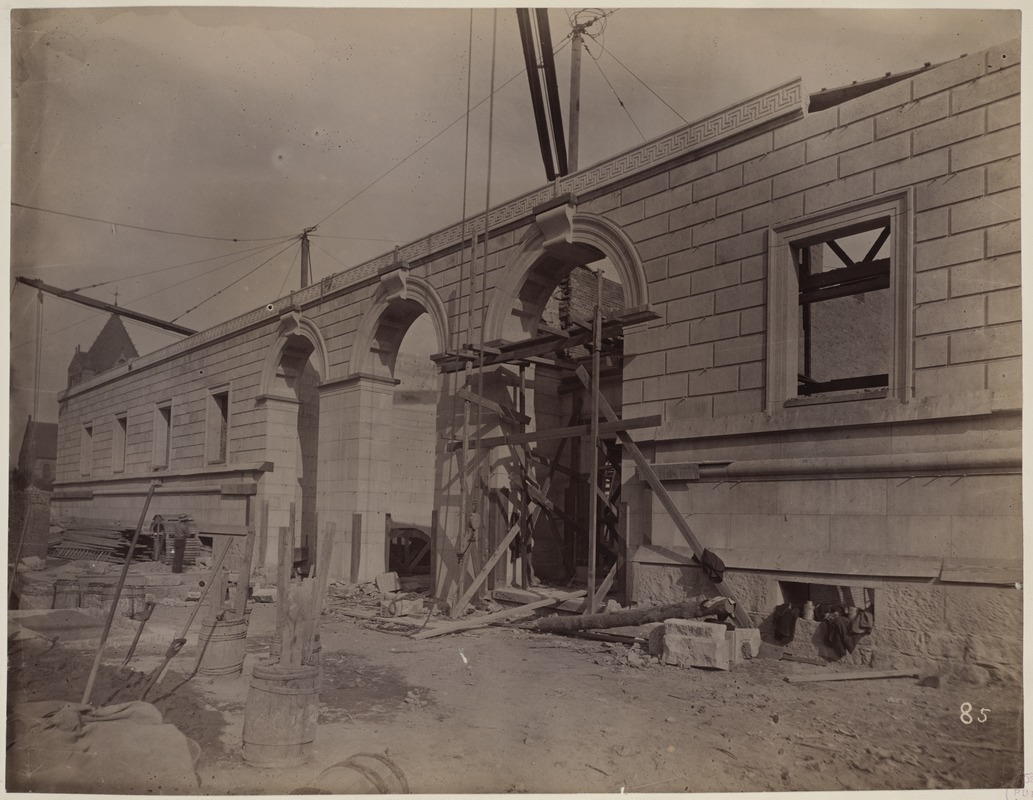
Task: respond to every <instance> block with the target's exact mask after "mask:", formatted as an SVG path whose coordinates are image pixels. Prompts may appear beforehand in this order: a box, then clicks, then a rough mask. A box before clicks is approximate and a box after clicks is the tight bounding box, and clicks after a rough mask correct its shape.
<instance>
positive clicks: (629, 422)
mask: <svg viewBox="0 0 1033 800" xmlns="http://www.w3.org/2000/svg"><path fill="white" fill-rule="evenodd" d="M614 416H615V418H614V419H613V420H612V421H610V422H601V423H599V434H600V436H612V435H613V434H615V433H617V434H619V433H621V432H623V431H632V430H638V429H640V428H655V427H656V426H658V425H659V424H660V422H661V417H660V415H659V414H654V415H652V416H648V417H633V418H631V419H624V420H622V419H616V415H614ZM591 432H592V427H591V425H572V426H570V427H567V428H550V429H549V430H544V431H530V432H528V433H514V434H511V435H509V436H493V437H490V438H487V439H481V443H480V447H481V448H482V449H484V448H490V447H501V446H503V445H509V444H525V443H527V442H544V441H548V440H550V439H570V438H575V437H577V438H580V437H582V436H584V435H585V434H590V433H591ZM460 446H461V445H460V444H459V443H458V442H451V443H449V445H448V449H449V450H458V449H459V448H460ZM475 447H477V444H476V443H472V444H471V445H470V449H473V448H475Z"/></svg>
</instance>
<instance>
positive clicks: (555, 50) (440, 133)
mask: <svg viewBox="0 0 1033 800" xmlns="http://www.w3.org/2000/svg"><path fill="white" fill-rule="evenodd" d="M570 37H571V34H567V35H566V36H565V37H564V38H563V40H562V41H561V42H560V44H559V45H558V46H557V47H555V48H553V54H556V53H559V52H560V51H561V50H562V49H563V48H564V47H566V43H567V42H568V41H569V40H570ZM525 72H526V70H524V69H521V70H520V71H519V72H517V73H516V74H515V75H513V76H512V77H511V78H509V79H508V80H507V81H506V82H505V83H503V84H502V85H501V86H499V87H498V88H497V89H495V90H494V91H493V92H491V93H490V94H489V95H488V97H485V98H484V99H482V100H480V101H479V102H478V103H477V104H476V105H474V106H473V108H470V109H468V110H467V111H466V112H465V113H463V114H461V115H460V116H458V117H456V118H455V119H454V120H453V121H452V122H450V123H449V124H448V125H447V126H445V127H444V128H442V129H441V130H440V131H438V132H437V133H436V134H434V135H433V136H432V137H431V138H430V139H428V140H427V141H426V142H424V143H423V144H421V145H420V146H419V147H417V148H416V149H415V150H413V151H412V152H411V153H409V155H407V156H406V157H405V158H403V159H402V160H401V161H399V162H398V163H396V164H394V165H393V166H392V167H390V168H389V169H387V170H386V171H385V172H383V173H381V174H380V176H379V177H377V178H374V179H373V180H372V181H370V182H369V183H367V184H366V185H365V186H363V187H362V188H361V189H359V191H357V192H356V193H355V194H353V195H352V196H351V197H349V198H348V199H347V200H345V201H344V202H343V203H341V204H340V205H339V206H337V208H335V209H334V210H333V211H331V212H330V213H329V214H327V215H326V216H325V217H323V218H322V219H321V220H320V221H319V222H318V223H316V224H317V225H322V224H323V223H324V222H326V221H327V220H328V219H330V217H332V216H334V214H336V213H337V212H339V211H340V210H341V209H343V208H344V207H345V206H347V205H348V204H349V203H351V202H352V201H354V200H355V199H356V198H358V197H359V196H361V195H362V194H364V193H365V192H366V191H368V190H369V189H371V188H373V187H374V186H375V185H376V184H378V183H379V182H380V181H382V180H383V179H384V178H386V177H387V176H388V175H390V174H391V173H392V172H394V171H395V170H396V169H398V168H399V167H401V166H402V165H403V164H405V163H406V162H407V161H408V160H409V159H411V158H412V157H413V156H415V155H416V154H417V153H419V152H420V151H421V150H423V149H424V148H425V147H427V146H428V145H430V144H431V143H432V142H434V141H436V140H437V139H438V138H440V137H441V136H443V135H444V134H445V133H447V132H448V131H449V130H451V129H452V128H453V127H454V126H455V125H457V124H458V123H459V122H460V121H462V120H463V119H464V118H465V117H466V116H467V115H468V114H470V113H472V112H473V111H476V110H477V109H478V108H480V107H481V106H482V105H484V104H485V103H486V102H488V100H489V99H491V97H492V96H493V95H494V94H497V93H498V92H501V91H502V90H503V89H505V88H506V87H507V86H509V84H511V83H512V82H513V81H515V80H516V79H517V78H519V77H520V76H521V75H523V74H524V73H525Z"/></svg>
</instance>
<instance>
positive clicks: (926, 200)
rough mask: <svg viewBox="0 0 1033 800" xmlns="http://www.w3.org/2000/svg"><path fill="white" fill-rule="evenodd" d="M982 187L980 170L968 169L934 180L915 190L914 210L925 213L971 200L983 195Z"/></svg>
mask: <svg viewBox="0 0 1033 800" xmlns="http://www.w3.org/2000/svg"><path fill="white" fill-rule="evenodd" d="M984 185H985V182H984V180H983V170H982V169H970V170H965V171H964V172H956V173H954V174H952V175H949V176H946V177H943V178H936V179H935V180H931V181H929V182H928V183H925V184H922V185H920V186H919V187H918V188H917V189H916V190H915V208H916V209H917V210H918V211H927V210H929V209H930V208H937V207H939V206H948V205H952V204H953V203H959V202H961V201H963V200H971V199H972V198H974V197H980V196H981V195H982V194H983V190H984Z"/></svg>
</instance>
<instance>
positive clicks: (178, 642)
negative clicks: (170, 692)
mask: <svg viewBox="0 0 1033 800" xmlns="http://www.w3.org/2000/svg"><path fill="white" fill-rule="evenodd" d="M229 550H230V549H229V548H228V547H227V548H224V549H223V551H222V552H221V553H219V557H218V558H217V559H215V566H214V567H213V568H212V580H210V581H208V583H206V584H205V585H204V588H202V589H201V596H200V597H198V598H197V605H196V606H194V610H193V611H191V612H190V619H188V620H187V624H186V625H184V626H183V630H182V631H180V634H179V636H177V637H176V638H175V639H173V640H172V643H171V644H169V649H168V650H166V651H165V660H164V661H163V662H162V663H161V664H159V665H158V668H157V669H155V670H154V672H152V673H151V675H150V677H149V678H148V679H147V685H146V686H145V687H144V690H143V694H141V695H140V699H141V700H145V699H146V698H147V693H148V692H149V691H150V690H151V689H153V688H154V684H156V683H157V682H158V679H159V678H160V677H161V676H162V674H163V673H164V672H165V668H166V667H168V665H169V662H170V661H172V659H174V658H175V657H176V655H177V654H178V653H179V651H180V650H182V649H183V645H185V644H186V643H187V632H188V631H189V630H190V626H191V625H193V624H194V618H195V617H196V616H197V612H198V611H200V610H201V606H202V605H204V598H205V595H207V594H208V589H209V588H211V585H212V584H213V583H216V581H215V580H214V578H215V575H216V574H218V572H219V570H220V569H222V560H223V559H224V558H225V557H226V553H228V552H229Z"/></svg>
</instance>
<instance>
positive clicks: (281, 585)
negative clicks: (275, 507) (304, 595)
mask: <svg viewBox="0 0 1033 800" xmlns="http://www.w3.org/2000/svg"><path fill="white" fill-rule="evenodd" d="M279 532H280V538H279V542H278V544H279V547H278V548H277V550H278V552H277V554H276V555H277V562H276V635H277V636H279V637H280V658H281V660H282V658H283V642H284V634H285V633H286V630H287V601H288V598H289V597H290V586H291V566H292V563H291V562H292V560H293V556H294V542H292V541H291V529H290V526H287V525H281V526H280V529H279Z"/></svg>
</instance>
